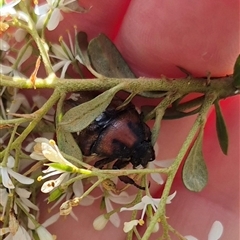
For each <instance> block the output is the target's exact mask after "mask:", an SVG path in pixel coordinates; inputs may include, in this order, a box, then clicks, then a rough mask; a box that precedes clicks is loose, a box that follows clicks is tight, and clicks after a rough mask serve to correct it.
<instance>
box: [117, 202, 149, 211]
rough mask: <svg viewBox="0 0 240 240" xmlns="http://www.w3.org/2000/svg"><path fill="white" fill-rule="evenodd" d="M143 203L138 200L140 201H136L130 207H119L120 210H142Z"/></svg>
mask: <svg viewBox="0 0 240 240" xmlns="http://www.w3.org/2000/svg"><path fill="white" fill-rule="evenodd" d="M144 206H145V204H144V203H142V202H140V203H137V204H136V205H134V206H132V207H130V208H126V207H122V208H121V209H120V212H122V211H132V210H142V209H143V208H144Z"/></svg>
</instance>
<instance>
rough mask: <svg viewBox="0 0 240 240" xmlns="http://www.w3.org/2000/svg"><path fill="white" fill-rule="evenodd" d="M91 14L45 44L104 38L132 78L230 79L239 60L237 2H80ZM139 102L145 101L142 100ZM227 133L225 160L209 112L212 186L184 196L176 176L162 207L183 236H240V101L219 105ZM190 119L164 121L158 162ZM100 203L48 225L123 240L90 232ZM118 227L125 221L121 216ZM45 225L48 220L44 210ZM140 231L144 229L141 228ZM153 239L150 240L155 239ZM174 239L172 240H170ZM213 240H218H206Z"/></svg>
mask: <svg viewBox="0 0 240 240" xmlns="http://www.w3.org/2000/svg"><path fill="white" fill-rule="evenodd" d="M81 4H82V6H84V7H86V8H88V7H90V6H92V8H91V9H90V11H89V12H87V13H85V14H75V13H72V14H65V15H64V16H65V18H64V21H62V22H61V23H60V25H59V26H58V28H57V29H56V30H55V31H53V32H49V34H48V39H51V40H52V41H54V40H57V38H58V37H59V35H64V33H63V29H66V28H67V29H69V28H70V27H69V26H73V25H77V26H78V30H79V31H80V30H81V31H85V32H87V34H88V36H89V38H92V37H95V36H97V35H98V34H99V33H101V32H103V33H105V34H106V35H107V36H109V37H110V38H111V39H112V40H113V42H114V43H115V44H116V46H117V47H118V49H119V50H120V52H121V54H122V55H123V57H124V58H125V60H126V61H127V62H128V64H129V66H130V67H131V69H132V70H133V72H134V73H135V74H136V75H137V76H148V77H159V76H161V74H164V75H166V76H168V77H180V76H184V74H183V73H182V72H181V71H180V70H179V69H178V68H177V67H176V66H181V67H183V68H185V69H186V70H187V71H189V72H190V73H192V74H193V75H194V76H206V75H207V74H208V72H210V73H211V76H225V75H226V74H231V73H232V71H233V65H234V62H235V59H236V57H237V55H238V54H239V42H238V41H239V36H238V35H239V21H238V3H237V1H234V0H233V1H227V0H225V1H220V2H219V1H211V2H209V1H207V0H204V1H200V2H189V1H186V0H184V1H161V2H159V1H150V2H147V3H146V2H144V1H124V2H123V1H121V0H119V1H118V0H115V1H99V0H93V1H81ZM143 101H144V100H143ZM221 106H222V109H223V115H224V116H225V120H226V125H227V128H228V131H229V145H230V146H229V151H228V156H225V155H223V153H222V152H221V150H220V147H219V144H218V141H217V136H216V130H215V113H214V110H212V111H211V113H210V115H209V119H208V122H207V125H206V128H205V133H204V146H203V150H204V157H205V160H206V163H207V167H208V170H209V181H208V185H207V186H206V188H205V189H204V190H203V191H202V192H200V193H194V192H190V191H188V190H186V189H185V187H184V186H183V184H182V180H181V171H179V172H178V174H177V176H176V178H175V181H174V184H173V186H172V192H173V191H175V190H176V191H177V195H176V197H175V198H174V200H173V202H172V204H170V205H169V206H168V208H167V216H168V217H169V223H170V224H171V225H172V226H173V227H174V228H175V229H177V230H178V231H179V232H180V233H181V234H182V235H184V236H185V235H193V236H195V237H197V238H198V239H207V236H208V232H209V231H210V228H211V226H212V224H213V222H214V221H216V220H218V221H220V222H221V223H222V225H223V227H224V232H223V235H222V238H221V239H237V237H239V235H238V234H239V232H238V231H239V230H238V223H239V192H238V191H239V188H238V185H239V114H237V112H238V111H237V108H239V97H232V98H230V99H227V100H225V101H222V102H221ZM193 121H194V117H189V118H184V119H180V120H175V121H163V123H162V126H161V132H160V137H159V139H158V146H159V151H158V155H157V156H156V159H159V161H160V160H163V159H170V158H174V157H175V156H176V154H177V153H178V151H179V149H180V147H181V145H182V143H183V141H184V139H185V138H186V136H187V134H188V131H189V129H190V128H191V125H192V123H193ZM151 190H152V191H153V196H155V197H159V196H161V191H162V187H161V186H160V187H159V186H158V187H156V186H154V187H153V188H152V189H151ZM99 204H100V201H99V200H98V201H95V202H94V204H93V205H91V206H90V207H77V208H75V209H74V212H75V214H76V215H77V216H78V218H79V220H78V221H75V220H74V219H72V218H71V217H70V216H68V217H67V219H60V220H59V221H58V222H57V223H55V224H54V225H52V226H50V228H49V229H50V231H51V232H52V233H53V234H56V235H57V239H60V240H61V239H66V238H69V239H72V240H75V239H90V238H92V239H96V238H98V239H113V238H114V239H125V233H124V232H123V231H122V225H121V227H120V228H115V227H114V226H113V225H112V224H111V223H108V225H107V226H106V227H105V228H104V229H103V230H102V231H96V230H94V229H93V227H92V223H93V221H94V219H95V218H96V217H97V216H98V215H101V214H102V213H103V212H102V211H101V210H100V209H99ZM122 216H124V217H123V220H122V224H123V222H124V219H125V220H126V219H127V214H126V213H124V214H123V215H122V214H121V219H122ZM41 217H42V219H46V218H48V217H49V214H48V213H47V212H45V213H44V209H43V208H42V212H41ZM139 231H140V232H141V227H139ZM156 238H157V234H154V235H153V238H152V239H156ZM173 239H174V238H173ZM209 239H211V240H213V239H215V240H216V239H218V238H209Z"/></svg>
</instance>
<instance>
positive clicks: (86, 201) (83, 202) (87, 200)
mask: <svg viewBox="0 0 240 240" xmlns="http://www.w3.org/2000/svg"><path fill="white" fill-rule="evenodd" d="M95 200H96V198H95V197H93V196H91V195H88V196H86V197H85V198H83V199H82V200H81V202H80V205H81V206H90V205H92V204H93V203H94V201H95Z"/></svg>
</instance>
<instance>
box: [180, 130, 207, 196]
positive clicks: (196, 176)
mask: <svg viewBox="0 0 240 240" xmlns="http://www.w3.org/2000/svg"><path fill="white" fill-rule="evenodd" d="M202 140H203V129H201V130H200V133H199V135H198V137H197V139H196V141H195V142H194V144H193V147H192V149H191V151H190V152H189V154H188V157H187V159H186V162H185V164H184V167H183V172H182V177H183V183H184V185H185V186H186V188H188V189H189V190H190V191H194V192H200V191H201V190H202V189H203V188H204V187H205V186H206V185H207V181H208V171H207V166H206V164H205V162H204V158H203V153H202Z"/></svg>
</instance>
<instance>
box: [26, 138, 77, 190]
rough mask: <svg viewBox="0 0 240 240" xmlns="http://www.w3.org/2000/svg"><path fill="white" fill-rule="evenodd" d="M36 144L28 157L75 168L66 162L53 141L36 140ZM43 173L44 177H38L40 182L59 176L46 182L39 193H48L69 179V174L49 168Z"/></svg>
mask: <svg viewBox="0 0 240 240" xmlns="http://www.w3.org/2000/svg"><path fill="white" fill-rule="evenodd" d="M34 141H35V142H36V143H37V144H36V145H35V146H34V152H33V153H31V154H30V157H31V158H33V159H36V160H44V159H48V160H49V161H50V162H54V163H61V164H64V165H67V166H70V167H73V168H76V167H75V166H74V165H73V164H72V163H70V162H69V161H67V160H66V159H65V158H64V157H63V156H62V154H61V152H60V150H59V149H58V146H57V145H56V143H55V141H54V140H48V139H46V138H36V139H35V140H34ZM43 173H46V175H45V176H43V177H39V178H38V180H39V181H41V180H43V179H45V178H48V177H51V176H54V175H58V174H60V176H59V177H58V178H57V179H55V180H49V181H46V182H45V183H44V184H43V185H42V187H41V191H42V192H44V193H48V192H50V191H52V190H53V189H55V188H56V187H58V186H59V185H60V184H61V183H62V182H64V181H66V180H68V179H69V176H70V173H69V172H65V171H63V170H56V169H54V168H52V167H51V166H49V167H48V168H47V169H46V170H43Z"/></svg>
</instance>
